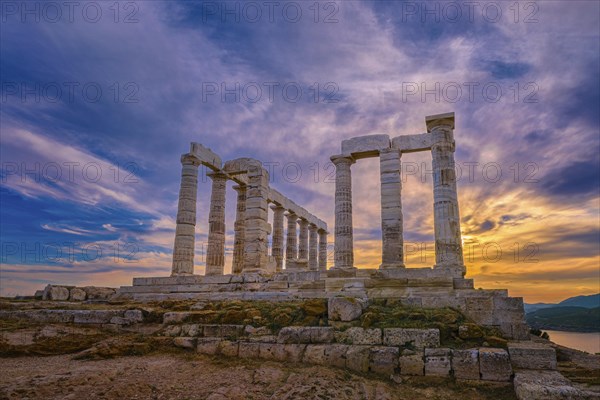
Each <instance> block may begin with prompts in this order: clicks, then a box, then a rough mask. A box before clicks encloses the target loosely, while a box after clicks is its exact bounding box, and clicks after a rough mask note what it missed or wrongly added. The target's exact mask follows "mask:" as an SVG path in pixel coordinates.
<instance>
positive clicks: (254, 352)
mask: <svg viewBox="0 0 600 400" xmlns="http://www.w3.org/2000/svg"><path fill="white" fill-rule="evenodd" d="M259 348H260V344H259V343H248V342H240V343H239V349H238V357H240V358H258V355H259Z"/></svg>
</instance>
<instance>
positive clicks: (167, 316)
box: [163, 311, 192, 324]
mask: <svg viewBox="0 0 600 400" xmlns="http://www.w3.org/2000/svg"><path fill="white" fill-rule="evenodd" d="M190 315H192V313H191V312H187V311H186V312H178V311H172V312H167V313H164V314H163V324H179V323H181V322H184V321H185V320H186V319H187V318H188V317H189V316H190Z"/></svg>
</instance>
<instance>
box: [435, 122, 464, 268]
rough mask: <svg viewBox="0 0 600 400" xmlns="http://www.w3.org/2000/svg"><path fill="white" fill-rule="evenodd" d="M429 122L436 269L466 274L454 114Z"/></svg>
mask: <svg viewBox="0 0 600 400" xmlns="http://www.w3.org/2000/svg"><path fill="white" fill-rule="evenodd" d="M426 123H427V130H428V132H430V133H431V135H432V146H431V155H432V159H433V161H432V166H433V202H434V204H433V220H434V234H435V259H436V265H435V266H436V267H455V268H458V269H462V270H463V271H464V269H465V268H464V262H463V253H462V241H461V233H460V218H459V212H458V196H457V193H456V173H455V166H454V113H449V114H441V115H434V116H430V117H427V118H426Z"/></svg>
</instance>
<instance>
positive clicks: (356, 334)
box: [335, 327, 382, 345]
mask: <svg viewBox="0 0 600 400" xmlns="http://www.w3.org/2000/svg"><path fill="white" fill-rule="evenodd" d="M335 340H336V342H338V343H344V344H354V345H380V344H381V343H382V335H381V329H379V328H368V329H364V328H360V327H352V328H348V329H346V330H345V331H343V332H335Z"/></svg>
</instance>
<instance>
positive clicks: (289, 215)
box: [285, 210, 298, 220]
mask: <svg viewBox="0 0 600 400" xmlns="http://www.w3.org/2000/svg"><path fill="white" fill-rule="evenodd" d="M285 216H286V217H287V219H293V220H297V219H298V215H296V213H295V212H293V211H289V210H288V211H287V212H286V213H285Z"/></svg>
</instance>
